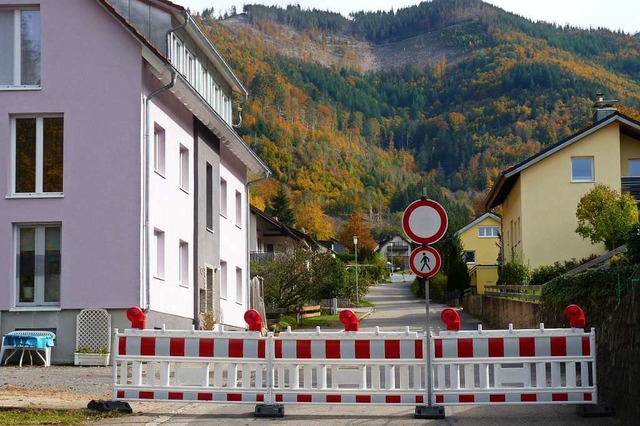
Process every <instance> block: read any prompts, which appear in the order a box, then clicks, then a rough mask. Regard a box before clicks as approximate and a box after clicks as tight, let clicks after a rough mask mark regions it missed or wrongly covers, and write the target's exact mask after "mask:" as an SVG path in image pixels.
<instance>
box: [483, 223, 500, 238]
mask: <svg viewBox="0 0 640 426" xmlns="http://www.w3.org/2000/svg"><path fill="white" fill-rule="evenodd" d="M478 237H480V238H490V237H498V227H497V226H479V227H478Z"/></svg>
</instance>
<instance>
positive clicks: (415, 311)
mask: <svg viewBox="0 0 640 426" xmlns="http://www.w3.org/2000/svg"><path fill="white" fill-rule="evenodd" d="M412 279H413V277H404V279H403V276H400V275H395V276H394V277H393V282H392V283H391V284H387V285H382V286H377V287H374V288H372V289H371V291H370V293H369V295H368V296H367V300H370V301H371V302H373V303H374V305H375V306H376V310H375V312H374V313H372V314H371V315H370V316H369V317H367V318H366V319H365V320H364V321H363V322H362V323H361V330H362V331H372V330H374V329H375V327H376V326H378V327H380V330H381V331H404V330H405V329H406V327H409V328H410V330H411V331H418V332H421V331H423V330H424V328H425V323H426V320H425V312H426V309H425V303H424V300H417V299H415V298H414V297H413V296H412V295H411V293H410V291H409V286H410V283H411V281H412ZM444 308H445V306H444V305H441V304H436V303H432V304H431V307H430V316H431V329H432V331H433V332H434V333H435V334H437V333H438V332H439V331H440V330H441V329H442V328H444V325H443V324H442V322H441V321H440V312H441V311H442V309H444ZM461 319H462V328H464V329H476V328H477V326H478V323H479V322H478V320H476V319H475V318H473V317H471V316H468V315H465V314H464V313H461ZM132 406H133V408H134V411H135V412H136V413H137V414H138V415H136V416H130V417H124V418H116V419H107V420H103V421H100V422H98V423H99V424H113V425H115V424H118V425H160V424H162V425H174V426H177V425H205V424H216V425H227V424H229V425H241V424H246V425H248V424H251V425H261V424H265V425H266V424H270V425H272V424H274V423H278V424H279V423H286V424H288V425H305V426H308V425H332V426H342V425H413V424H416V425H418V424H420V425H422V424H440V425H450V424H456V425H480V426H481V425H541V424H543V425H545V426H554V425H598V426H600V425H603V426H608V425H618V424H620V422H619V421H618V419H616V418H581V417H579V416H578V415H576V414H575V410H576V409H575V407H574V406H570V405H569V406H563V405H541V406H519V405H508V406H506V405H505V406H465V407H446V418H445V419H444V420H418V419H414V417H413V413H414V409H413V407H407V406H401V407H399V406H388V407H387V406H340V405H303V406H290V405H287V406H285V417H284V418H281V419H256V418H254V417H253V408H254V407H253V406H252V405H213V404H206V403H203V404H167V403H143V404H135V403H134V404H132Z"/></svg>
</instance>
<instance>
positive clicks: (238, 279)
mask: <svg viewBox="0 0 640 426" xmlns="http://www.w3.org/2000/svg"><path fill="white" fill-rule="evenodd" d="M242 287H243V286H242V269H240V268H236V303H237V304H239V305H242V298H243V293H244V292H243V291H242Z"/></svg>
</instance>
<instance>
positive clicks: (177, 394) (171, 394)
mask: <svg viewBox="0 0 640 426" xmlns="http://www.w3.org/2000/svg"><path fill="white" fill-rule="evenodd" d="M169 399H177V400H180V401H181V400H183V399H184V394H183V393H182V392H169Z"/></svg>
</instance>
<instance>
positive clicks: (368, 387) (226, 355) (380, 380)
mask: <svg viewBox="0 0 640 426" xmlns="http://www.w3.org/2000/svg"><path fill="white" fill-rule="evenodd" d="M113 347H114V352H113V353H114V395H113V396H114V399H120V400H156V401H175V400H185V401H201V402H207V401H209V402H219V403H263V404H266V405H273V404H327V403H331V404H372V405H373V404H396V405H419V404H424V403H425V402H426V393H427V392H426V386H425V383H426V382H427V380H426V377H425V375H426V374H425V363H426V360H425V358H424V347H425V339H424V336H419V335H418V334H417V333H413V332H409V331H408V330H407V331H406V332H321V331H320V330H319V329H318V331H316V332H290V331H289V332H286V333H281V334H280V335H279V336H277V337H274V336H273V335H269V336H266V337H263V336H261V335H260V333H258V332H239V331H231V332H225V331H222V330H220V331H168V330H125V331H124V332H123V333H118V332H117V330H116V335H115V339H114V345H113ZM595 353H596V351H595V332H594V331H593V330H592V331H591V333H585V332H584V331H583V330H581V329H549V330H545V329H544V328H542V326H541V328H540V329H539V330H511V329H510V330H505V331H483V330H482V329H479V330H478V331H456V332H441V333H440V335H439V336H438V337H435V338H433V345H432V354H431V356H432V365H433V372H434V377H433V383H434V389H433V395H434V400H433V401H432V403H433V404H438V405H461V404H536V403H538V404H540V403H544V404H548V403H561V404H597V389H596V371H595V368H596V363H595Z"/></svg>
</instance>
